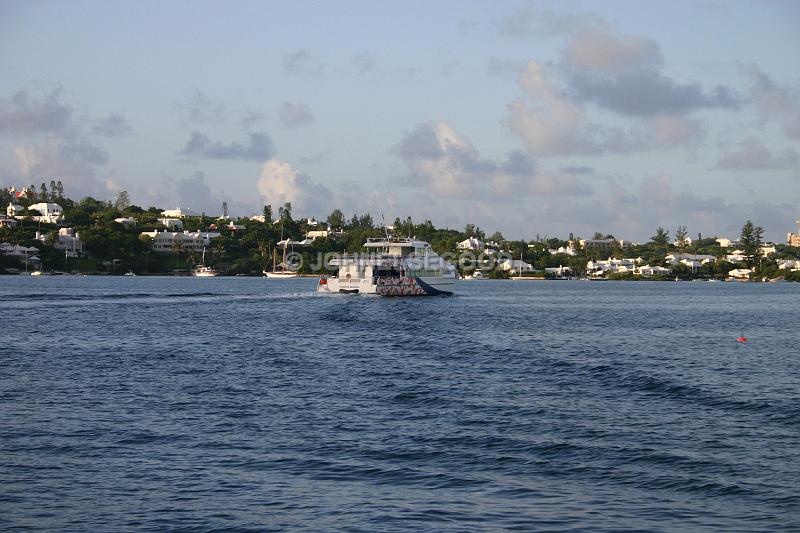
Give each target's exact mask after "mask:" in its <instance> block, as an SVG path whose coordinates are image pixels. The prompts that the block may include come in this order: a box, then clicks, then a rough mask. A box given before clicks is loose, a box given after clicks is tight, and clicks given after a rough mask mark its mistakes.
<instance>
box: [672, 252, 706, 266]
mask: <svg viewBox="0 0 800 533" xmlns="http://www.w3.org/2000/svg"><path fill="white" fill-rule="evenodd" d="M664 259H665V260H666V261H667V262H668V263H669V264H671V265H677V264H679V263H683V264H688V263H694V262H697V263H700V264H702V265H707V264H709V263H714V262H715V261H716V260H717V258H716V257H714V256H713V255H707V254H669V255H668V256H666V257H665V258H664Z"/></svg>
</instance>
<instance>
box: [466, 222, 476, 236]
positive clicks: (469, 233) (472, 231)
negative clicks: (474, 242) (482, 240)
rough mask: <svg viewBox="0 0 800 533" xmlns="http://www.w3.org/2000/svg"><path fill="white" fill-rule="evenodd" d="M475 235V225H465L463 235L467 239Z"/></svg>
mask: <svg viewBox="0 0 800 533" xmlns="http://www.w3.org/2000/svg"><path fill="white" fill-rule="evenodd" d="M474 234H475V225H474V224H467V225H466V226H464V235H465V236H466V237H467V238H468V239H469V238H470V237H472V236H473V235H474Z"/></svg>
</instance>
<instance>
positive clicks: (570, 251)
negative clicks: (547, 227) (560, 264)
mask: <svg viewBox="0 0 800 533" xmlns="http://www.w3.org/2000/svg"><path fill="white" fill-rule="evenodd" d="M528 248H531V245H530V244H529V245H528ZM547 252H548V253H549V254H550V255H559V254H564V255H571V256H574V255H575V249H574V248H572V246H567V247H566V248H565V247H563V246H560V247H559V248H558V250H547Z"/></svg>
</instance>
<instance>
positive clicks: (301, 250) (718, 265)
mask: <svg viewBox="0 0 800 533" xmlns="http://www.w3.org/2000/svg"><path fill="white" fill-rule="evenodd" d="M63 193H64V191H63V186H62V185H61V183H60V182H55V181H53V182H51V183H50V186H49V187H47V186H46V185H45V184H42V187H39V188H38V189H37V190H36V192H35V193H34V194H33V195H30V196H29V197H25V198H19V199H13V201H14V203H18V204H20V205H22V206H23V207H27V206H30V205H32V204H33V203H36V202H39V201H54V202H58V203H59V205H61V206H62V207H63V208H64V215H65V222H64V223H63V224H61V226H68V227H71V228H74V229H75V231H76V233H78V234H79V235H80V238H81V240H82V242H83V244H84V254H82V256H81V257H80V258H65V254H64V252H62V251H59V250H57V249H55V247H54V246H53V243H54V241H55V239H56V237H57V232H58V229H59V226H57V225H55V224H46V223H40V222H34V221H32V220H30V219H28V218H23V219H22V220H20V225H19V226H18V227H16V228H13V229H9V228H0V242H9V243H11V244H19V245H23V246H27V247H30V246H35V247H36V248H38V249H39V253H38V256H39V257H40V258H41V260H42V263H43V268H44V269H46V270H70V271H79V272H103V273H120V274H121V273H124V272H126V271H128V270H133V271H134V272H137V273H153V274H157V273H162V274H163V273H169V272H172V271H175V270H178V271H184V272H186V271H188V270H189V269H191V268H193V267H194V266H195V265H197V264H198V263H199V261H200V255H201V254H200V253H198V252H196V251H190V250H183V249H181V247H180V246H176V247H175V248H174V249H173V250H171V252H170V253H164V252H155V251H153V249H152V241H151V239H150V238H149V237H148V236H143V235H142V232H146V231H154V230H157V231H164V230H166V229H167V228H165V227H164V226H163V225H162V224H160V223H159V222H158V219H159V218H161V212H162V210H161V209H160V208H156V207H148V208H146V209H145V208H144V207H140V206H137V205H133V204H131V203H130V198H129V195H128V193H127V192H126V191H122V192H120V193H119V194H118V195H117V197H116V199H115V200H114V201H113V202H111V201H105V200H98V199H95V198H91V197H86V198H83V199H81V200H79V201H74V200H72V199H69V198H67V197H65V196H64V195H63ZM11 201H12V198H11V195H10V194H9V192H8V191H7V190H3V191H0V202H5V205H8V203H9V202H11ZM262 212H263V216H264V221H263V222H260V221H256V220H249V219H240V220H238V221H236V225H237V226H238V228H236V229H234V228H230V227H229V226H228V222H229V221H227V220H225V221H223V220H217V219H215V218H212V217H207V216H198V217H189V218H184V219H183V224H184V229H185V230H188V231H198V230H200V231H218V232H220V233H221V234H222V236H221V237H220V238H217V239H214V240H212V241H211V242H212V244H211V246H210V247H209V248H208V249H207V251H206V263H207V264H209V265H211V266H214V267H215V268H217V269H218V270H219V271H221V272H223V273H226V274H245V275H260V273H261V271H262V270H264V269H270V268H271V267H272V262H273V256H276V255H277V256H278V261H280V259H281V257H282V252H283V250H282V249H280V248H278V249H277V253H276V243H277V242H278V241H280V240H281V238H284V239H287V238H288V239H291V240H293V241H300V240H302V239H304V237H305V235H306V234H307V232H309V231H312V230H319V229H321V226H320V225H317V224H315V223H313V221H312V222H309V221H307V220H296V219H295V218H294V216H293V209H292V205H291V203H286V204H284V205H282V206H279V207H278V209H277V219H276V220H273V208H272V206H270V205H265V206H264V207H263V211H262ZM121 217H132V218H134V219H136V221H137V224H136V225H134V226H126V225H123V224H120V223H117V222H115V219H118V218H121ZM326 220H327V226H328V227H329V228H330V230H331V233H330V234H329V235H328V237H322V238H317V239H315V240H314V241H313V242H312V243H311V244H309V245H307V246H302V247H300V246H298V247H296V248H295V249H294V250H293V251H294V252H296V253H297V254H299V255H300V256H301V257H302V268H301V272H304V273H311V272H314V271H315V270H314V268H313V267H314V265H316V264H317V262H318V257H321V256H323V255H324V254H328V253H331V252H334V253H341V252H359V251H362V245H363V243H364V242H365V241H366V240H367V239H368V238H370V237H380V236H382V235H383V234H384V231H385V230H384V229H383V228H382V225H381V224H379V223H376V221H375V220H374V219H373V218H372V216H371V215H370V214H362V215H358V214H354V215H352V216H351V217H350V218H347V217H346V216H345V214H344V213H343V212H342V211H341V210H340V209H335V210H333V212H331V213H330V214H329V215H328V217H327V219H326ZM391 225H392V226H393V232H394V234H395V235H403V236H406V235H408V236H415V237H417V238H419V239H421V240H425V241H427V242H429V243H430V244H431V246H432V247H433V249H434V250H435V251H436V252H438V253H439V254H440V255H443V256H445V257H447V258H448V260H450V261H451V262H452V263H453V264H456V265H458V268H459V270H461V271H462V272H464V273H470V272H473V271H474V270H475V269H483V270H484V271H485V274H486V275H487V277H491V278H505V277H508V274H507V273H505V272H503V271H501V270H499V269H496V268H494V267H495V266H496V265H497V260H498V258H499V257H500V255H501V254H502V257H504V258H513V259H515V260H518V259H522V260H523V261H525V262H527V263H529V264H531V265H532V266H533V268H534V270H535V271H537V275H540V276H541V275H544V274H543V272H544V270H545V269H546V268H554V267H559V266H563V267H569V268H570V269H571V271H572V273H573V275H575V276H583V275H585V274H586V265H587V262H588V261H589V260H599V259H607V258H609V257H612V258H617V259H621V258H641V260H642V261H643V262H644V263H646V264H650V265H653V266H656V265H658V266H670V268H672V269H673V273H672V274H671V275H670V276H669V278H670V279H674V278H675V277H676V276H677V277H679V278H681V279H694V278H711V277H715V278H724V277H727V273H728V271H730V270H731V269H734V268H737V267H742V266H743V265H742V264H732V263H728V262H726V261H725V260H724V257H725V255H726V254H727V253H729V250H727V249H724V248H721V247H720V246H719V244H718V243H717V241H716V239H715V238H705V239H702V238H701V236H700V235H698V239H697V240H695V241H693V242H692V243H691V244H689V242H688V239H687V236H688V233H687V230H686V227H685V226H679V227H678V228H677V230H676V231H675V235H676V242H677V244H675V245H674V244H670V242H669V232H668V231H667V230H665V229H664V228H663V227H659V228H657V230H656V233H655V235H654V236H653V237H652V238H651V239H650V242H647V243H645V244H641V245H636V246H630V247H625V248H623V247H621V246H620V245H619V243H618V244H617V246H615V247H614V248H612V249H610V250H607V249H600V248H597V247H593V246H587V247H586V248H583V247H581V246H580V243H579V241H580V239H579V238H578V237H577V236H575V235H573V234H570V235H569V238H568V239H566V240H563V239H560V238H553V237H547V236H539V235H537V236H536V237H535V238H534V239H532V240H530V241H526V240H516V241H514V240H507V239H506V238H505V237H504V236H503V235H502V233H500V232H495V233H493V234H492V235H491V236H489V238H488V239H487V237H486V233H485V232H484V230H482V229H481V228H480V227H478V226H476V225H474V224H467V225H466V226H465V227H464V229H463V230H462V231H459V230H456V229H450V228H437V227H435V226H434V225H433V223H432V222H431V221H430V220H425V221H423V222H421V223H415V222H414V221H413V220H412V219H411V218H410V217H407V218H405V219H401V218H396V219H395V220H394V221H393V222H392V224H391ZM37 232H38V233H39V235H40V236H41V240H37V239H36V234H37ZM762 236H763V229H762V228H760V227H757V226H755V225H754V224H753V223H752V222H751V221H747V223H746V224H745V225H744V227H743V228H742V234H741V249H742V250H743V252H744V255H745V258H746V259H745V263H746V264H747V265H748V267H751V268H752V267H755V270H756V272H757V277H758V278H759V279H760V278H763V277H767V278H776V277H781V276H783V277H785V278H786V279H787V280H793V281H798V280H799V279H798V278H800V275H799V274H798V273H792V272H788V271H785V270H779V269H778V268H777V263H776V261H777V260H779V259H797V258H798V257H800V248H792V247H789V246H787V245H777V246H776V249H777V253H775V254H773V255H770V256H768V257H765V256H762V255H761V253H760V246H761V245H762ZM469 237H476V238H478V239H480V240H482V241H485V242H487V246H489V247H490V248H491V249H492V250H493V253H482V254H481V253H476V252H467V251H459V250H457V244H458V243H459V242H461V241H463V240H465V239H467V238H469ZM595 237H596V238H597V239H613V236H612V235H609V234H606V233H603V232H597V233H596V234H595ZM559 248H563V249H567V248H571V249H572V250H573V251H574V255H568V254H566V253H556V254H553V253H551V250H557V249H559ZM289 251H292V250H291V249H290V250H289ZM674 252H687V253H694V254H709V255H714V256H715V257H717V258H718V260H717V261H716V262H714V263H710V264H709V265H707V266H706V267H705V268H704V269H703V270H702V271H701V272H694V273H693V272H691V271H690V270H689V269H688V268H686V267H683V266H682V265H679V266H671V265H666V264H665V255H667V254H668V253H674ZM23 267H24V263H21V262H20V260H19V259H17V258H12V257H8V256H0V272H2V271H9V270H12V271H13V269H20V268H23ZM547 277H552V276H549V275H548V276H547ZM609 277H610V278H611V279H639V278H638V277H636V276H633V274H618V275H617V274H615V275H612V276H609ZM649 279H654V278H649Z"/></svg>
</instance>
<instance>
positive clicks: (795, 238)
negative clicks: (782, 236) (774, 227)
mask: <svg viewBox="0 0 800 533" xmlns="http://www.w3.org/2000/svg"><path fill="white" fill-rule="evenodd" d="M795 223H796V224H797V233H787V234H786V243H787V244H788V245H789V246H800V220H795Z"/></svg>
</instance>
